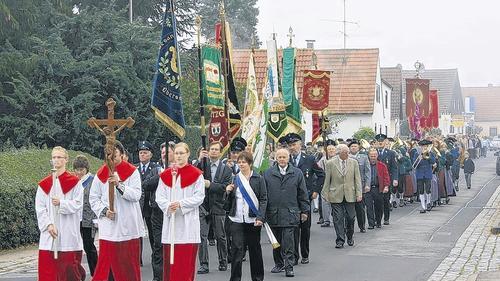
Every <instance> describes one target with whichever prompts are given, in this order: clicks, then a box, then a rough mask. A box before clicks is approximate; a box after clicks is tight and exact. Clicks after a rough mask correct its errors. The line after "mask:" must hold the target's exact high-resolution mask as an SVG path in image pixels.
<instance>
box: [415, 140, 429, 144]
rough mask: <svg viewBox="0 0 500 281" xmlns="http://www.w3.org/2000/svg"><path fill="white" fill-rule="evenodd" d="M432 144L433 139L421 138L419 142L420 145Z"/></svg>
mask: <svg viewBox="0 0 500 281" xmlns="http://www.w3.org/2000/svg"><path fill="white" fill-rule="evenodd" d="M429 144H432V141H430V140H421V141H419V142H418V145H429Z"/></svg>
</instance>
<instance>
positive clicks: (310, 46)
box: [306, 40, 316, 49]
mask: <svg viewBox="0 0 500 281" xmlns="http://www.w3.org/2000/svg"><path fill="white" fill-rule="evenodd" d="M314 42H316V40H306V43H307V48H308V49H314Z"/></svg>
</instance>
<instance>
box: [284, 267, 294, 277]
mask: <svg viewBox="0 0 500 281" xmlns="http://www.w3.org/2000/svg"><path fill="white" fill-rule="evenodd" d="M285 276H286V277H294V276H295V273H293V268H287V269H285Z"/></svg>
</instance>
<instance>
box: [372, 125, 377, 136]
mask: <svg viewBox="0 0 500 281" xmlns="http://www.w3.org/2000/svg"><path fill="white" fill-rule="evenodd" d="M373 131H374V132H375V134H376V133H377V123H375V128H373Z"/></svg>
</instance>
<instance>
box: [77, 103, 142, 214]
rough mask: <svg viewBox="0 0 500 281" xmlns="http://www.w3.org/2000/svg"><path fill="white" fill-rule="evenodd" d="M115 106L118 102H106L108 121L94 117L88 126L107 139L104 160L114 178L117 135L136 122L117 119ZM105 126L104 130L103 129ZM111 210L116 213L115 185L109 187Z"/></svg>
mask: <svg viewBox="0 0 500 281" xmlns="http://www.w3.org/2000/svg"><path fill="white" fill-rule="evenodd" d="M115 105H116V102H115V101H114V100H113V99H112V98H109V99H108V100H107V101H106V106H107V107H108V118H107V119H96V118H94V117H92V118H90V119H89V120H88V121H87V124H88V125H89V126H90V127H91V128H96V129H97V130H98V131H99V132H101V133H102V134H103V135H104V136H105V137H106V144H105V146H104V160H105V161H106V165H107V166H108V169H109V175H110V176H112V175H113V174H114V173H115V162H114V155H115V141H116V135H117V134H118V133H119V132H120V131H121V130H123V129H125V127H128V128H131V127H132V126H133V125H134V123H135V121H134V119H132V117H128V118H127V119H115ZM102 126H103V128H101V127H102ZM115 128H117V129H116V130H115ZM108 196H109V210H110V211H112V212H113V211H114V198H115V187H114V184H111V183H110V185H109V193H108Z"/></svg>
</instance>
